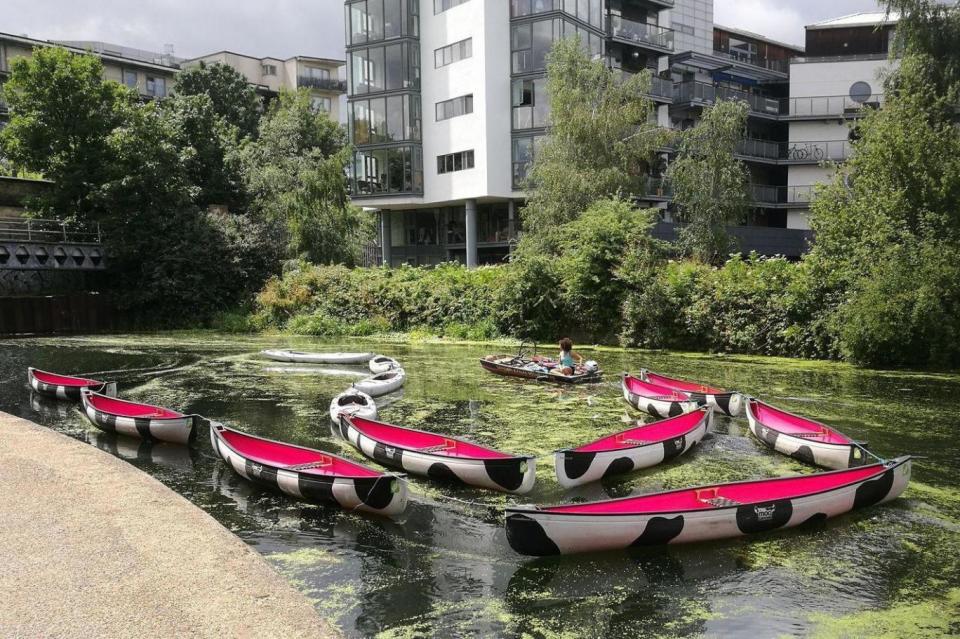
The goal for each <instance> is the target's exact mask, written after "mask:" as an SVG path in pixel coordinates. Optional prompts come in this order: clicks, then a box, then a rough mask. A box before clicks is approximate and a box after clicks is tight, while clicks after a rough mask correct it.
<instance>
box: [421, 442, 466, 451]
mask: <svg viewBox="0 0 960 639" xmlns="http://www.w3.org/2000/svg"><path fill="white" fill-rule="evenodd" d="M456 447H457V442H455V441H453V440H452V439H445V440H443V443H442V444H437V445H436V446H427V447H426V448H421V449H420V452H421V453H439V452H440V451H443V450H453V449H454V448H456Z"/></svg>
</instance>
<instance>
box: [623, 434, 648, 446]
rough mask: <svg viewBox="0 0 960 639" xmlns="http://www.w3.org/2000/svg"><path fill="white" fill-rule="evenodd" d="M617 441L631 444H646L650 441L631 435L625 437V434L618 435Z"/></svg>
mask: <svg viewBox="0 0 960 639" xmlns="http://www.w3.org/2000/svg"><path fill="white" fill-rule="evenodd" d="M616 441H617V443H618V444H628V445H630V446H646V445H647V444H649V443H650V442H648V441H644V440H642V439H631V438H629V437H624V436H623V435H617V440H616Z"/></svg>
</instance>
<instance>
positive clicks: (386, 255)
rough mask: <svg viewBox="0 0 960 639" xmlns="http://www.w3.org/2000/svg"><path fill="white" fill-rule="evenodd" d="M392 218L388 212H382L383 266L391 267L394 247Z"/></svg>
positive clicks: (381, 242) (381, 244)
mask: <svg viewBox="0 0 960 639" xmlns="http://www.w3.org/2000/svg"><path fill="white" fill-rule="evenodd" d="M390 240H391V233H390V216H389V215H387V212H386V211H380V250H381V253H382V258H383V265H384V266H386V267H388V268H389V267H390V265H391V264H392V259H391V258H392V253H393V251H392V250H391V249H392V246H391V244H390Z"/></svg>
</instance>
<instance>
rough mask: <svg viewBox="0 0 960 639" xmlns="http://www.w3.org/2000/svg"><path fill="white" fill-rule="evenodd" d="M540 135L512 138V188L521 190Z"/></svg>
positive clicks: (540, 137)
mask: <svg viewBox="0 0 960 639" xmlns="http://www.w3.org/2000/svg"><path fill="white" fill-rule="evenodd" d="M542 138H543V136H542V135H527V136H523V137H515V138H513V143H512V148H511V156H512V158H513V188H514V189H517V190H522V189H523V188H524V186H525V184H524V183H525V182H526V180H527V173H528V172H529V170H530V165H532V164H533V158H534V155H535V154H536V152H537V146H538V144H539V142H540V140H541V139H542Z"/></svg>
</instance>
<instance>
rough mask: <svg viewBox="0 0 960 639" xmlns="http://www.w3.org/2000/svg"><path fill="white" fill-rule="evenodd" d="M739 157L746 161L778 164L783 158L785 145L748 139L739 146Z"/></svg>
mask: <svg viewBox="0 0 960 639" xmlns="http://www.w3.org/2000/svg"><path fill="white" fill-rule="evenodd" d="M737 155H739V156H741V157H742V158H746V159H751V160H761V161H769V162H772V163H776V162H777V161H778V160H780V159H782V158H783V155H784V151H783V143H782V142H772V141H770V140H757V139H754V138H746V139H744V140H741V142H740V144H738V145H737Z"/></svg>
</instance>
